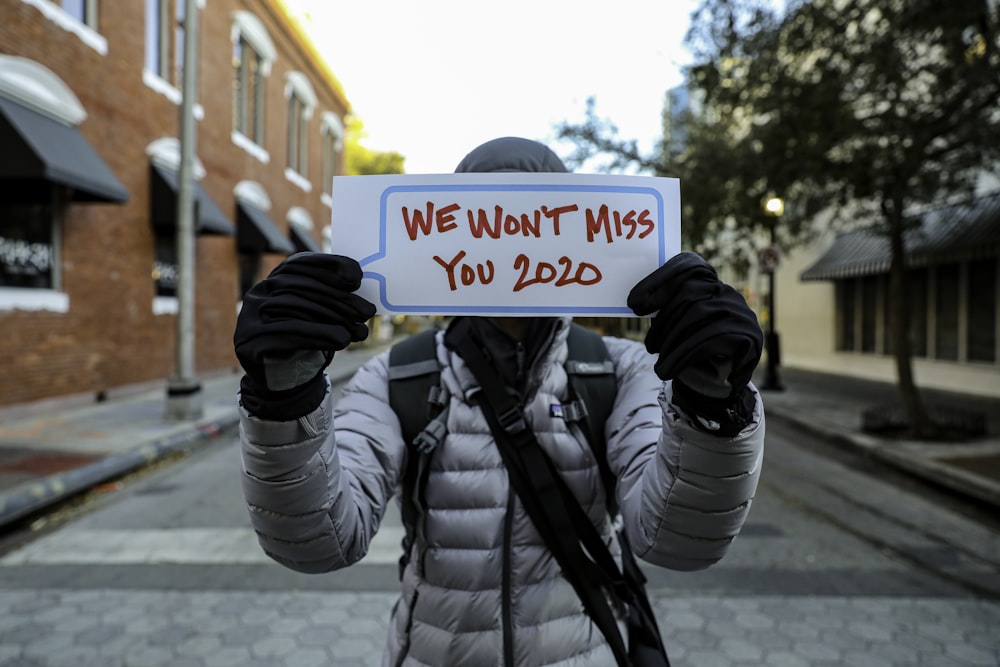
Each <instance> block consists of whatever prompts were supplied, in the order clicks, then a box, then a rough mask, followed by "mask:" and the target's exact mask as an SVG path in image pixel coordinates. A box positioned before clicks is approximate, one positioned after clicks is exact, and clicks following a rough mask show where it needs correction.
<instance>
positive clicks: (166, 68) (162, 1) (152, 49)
mask: <svg viewBox="0 0 1000 667" xmlns="http://www.w3.org/2000/svg"><path fill="white" fill-rule="evenodd" d="M173 9H174V11H173V12H171V11H170V10H171V0H146V70H147V71H149V72H152V73H153V74H155V75H157V76H158V77H160V78H161V79H163V80H164V81H166V82H168V83H170V84H171V85H173V86H175V87H177V88H180V87H181V84H182V82H183V72H184V26H185V20H184V9H185V3H184V0H174V1H173ZM171 17H172V18H171ZM171 33H172V34H171Z"/></svg>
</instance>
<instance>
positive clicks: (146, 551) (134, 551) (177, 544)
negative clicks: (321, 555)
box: [0, 526, 403, 567]
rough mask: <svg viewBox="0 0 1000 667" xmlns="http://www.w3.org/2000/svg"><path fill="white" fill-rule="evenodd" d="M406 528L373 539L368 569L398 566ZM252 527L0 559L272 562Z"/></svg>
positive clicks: (105, 533)
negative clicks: (391, 565)
mask: <svg viewBox="0 0 1000 667" xmlns="http://www.w3.org/2000/svg"><path fill="white" fill-rule="evenodd" d="M402 538H403V529H402V527H399V526H382V528H380V529H379V532H378V533H377V534H376V535H375V538H374V539H373V540H372V543H371V545H370V548H369V550H368V555H367V556H365V558H364V559H363V560H362V561H361V562H362V563H364V564H367V565H386V564H393V565H395V564H396V563H397V562H398V561H399V556H400V554H401V553H402V548H401V547H400V542H401V540H402ZM272 562H273V561H272V560H271V559H270V558H268V557H267V555H266V554H265V553H264V551H263V550H262V549H261V548H260V545H259V544H258V543H257V535H256V534H255V533H254V532H253V531H252V530H249V529H247V528H176V529H164V530H148V529H147V530H140V529H136V530H103V529H102V530H64V531H61V532H58V533H52V534H51V535H47V536H45V537H43V538H41V539H39V540H37V541H35V542H32V543H31V544H29V545H27V546H24V547H22V548H20V549H18V550H16V551H12V552H11V553H9V554H7V555H6V556H4V557H3V558H0V567H4V566H5V567H10V566H15V565H154V564H164V563H172V564H182V565H187V564H192V565H193V564H234V563H235V564H261V565H264V564H268V563H272Z"/></svg>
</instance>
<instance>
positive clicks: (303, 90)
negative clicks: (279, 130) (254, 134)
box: [285, 72, 316, 177]
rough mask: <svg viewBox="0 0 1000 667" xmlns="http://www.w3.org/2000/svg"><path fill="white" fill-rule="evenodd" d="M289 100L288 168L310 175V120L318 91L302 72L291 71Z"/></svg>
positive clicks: (288, 89)
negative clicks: (316, 91)
mask: <svg viewBox="0 0 1000 667" xmlns="http://www.w3.org/2000/svg"><path fill="white" fill-rule="evenodd" d="M285 98H286V99H287V100H288V169H289V170H290V171H291V172H292V173H294V174H298V175H299V176H303V177H305V176H308V175H309V167H308V165H309V120H310V119H311V118H312V114H313V110H314V109H315V108H316V93H315V91H314V90H313V87H312V84H311V83H309V79H308V78H307V77H306V76H305V75H304V74H302V73H301V72H289V73H288V76H287V78H286V82H285Z"/></svg>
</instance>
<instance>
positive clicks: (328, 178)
mask: <svg viewBox="0 0 1000 667" xmlns="http://www.w3.org/2000/svg"><path fill="white" fill-rule="evenodd" d="M322 148H323V194H324V195H326V196H330V195H331V194H332V193H333V177H334V176H336V175H337V174H338V173H339V172H340V154H341V152H342V151H343V149H344V125H343V124H342V123H341V122H340V118H339V117H338V116H337V115H336V114H333V113H325V114H323V129H322Z"/></svg>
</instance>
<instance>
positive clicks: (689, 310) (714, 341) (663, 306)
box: [628, 252, 764, 435]
mask: <svg viewBox="0 0 1000 667" xmlns="http://www.w3.org/2000/svg"><path fill="white" fill-rule="evenodd" d="M628 306H629V308H631V309H632V311H633V312H634V313H635V314H636V315H640V316H642V315H649V314H652V313H656V315H655V317H654V318H653V321H652V323H651V325H650V328H649V331H648V332H647V333H646V339H645V343H646V349H647V350H648V351H649V352H650V353H652V354H657V355H659V357H658V358H657V361H656V364H655V366H654V370H655V371H656V374H657V375H658V376H659V377H660V379H662V380H673V389H674V391H673V395H674V403H675V404H677V405H678V406H679V407H681V408H682V409H684V410H685V411H686V412H688V413H690V414H693V415H697V416H699V417H702V418H705V419H708V420H710V421H711V422H714V423H715V425H717V426H716V430H718V431H719V432H720V434H724V435H735V434H736V433H738V432H739V430H741V429H742V428H743V427H744V426H746V424H747V423H749V419H750V417H751V415H752V411H753V406H754V403H755V400H754V397H753V395H752V393H751V392H750V391H749V390H748V389H747V385H748V383H749V382H750V377H751V375H752V374H753V371H754V369H755V368H756V367H757V364H758V362H759V361H760V357H761V353H762V349H763V342H764V335H763V331H762V330H761V328H760V325H759V323H758V322H757V316H756V315H755V314H754V312H753V311H752V310H750V307H749V306H747V304H746V301H745V300H744V299H743V297H742V296H741V295H740V293H739V292H737V291H736V290H734V289H733V288H732V287H730V286H729V285H727V284H725V283H723V282H722V281H721V280H719V277H718V275H717V274H716V272H715V269H713V268H712V266H711V265H710V264H708V262H706V261H705V260H704V259H702V258H701V257H700V256H699V255H697V254H695V253H693V252H684V253H680V254H678V255H675V256H674V257H672V258H671V259H670V260H669V261H667V262H666V263H665V264H664V265H663V266H661V267H659V268H658V269H656V270H655V271H653V272H652V273H650V274H649V275H648V276H646V277H645V278H643V279H642V280H640V281H639V282H638V283H637V284H636V285H635V287H633V288H632V291H631V292H630V293H629V296H628Z"/></svg>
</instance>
